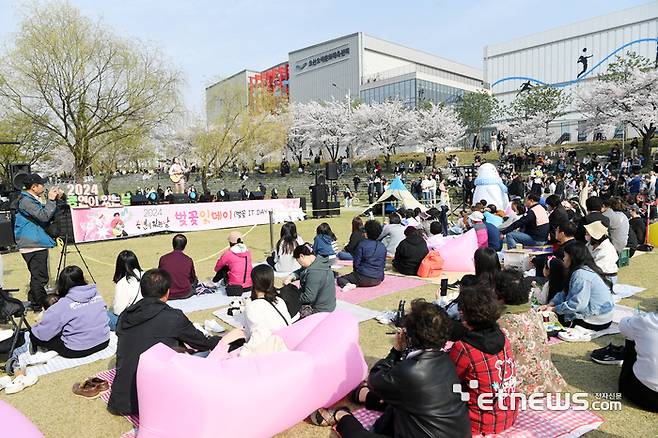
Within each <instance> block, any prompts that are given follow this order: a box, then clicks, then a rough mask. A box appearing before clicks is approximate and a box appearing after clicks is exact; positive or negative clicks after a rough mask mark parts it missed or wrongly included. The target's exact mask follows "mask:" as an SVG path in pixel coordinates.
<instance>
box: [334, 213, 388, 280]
mask: <svg viewBox="0 0 658 438" xmlns="http://www.w3.org/2000/svg"><path fill="white" fill-rule="evenodd" d="M381 232H382V226H381V224H380V223H379V222H377V221H376V220H374V219H371V220H369V221H368V222H366V225H365V234H366V237H367V239H361V240H360V241H359V242H358V243H357V245H356V248H355V250H354V259H353V260H354V261H353V263H352V265H353V268H354V271H353V272H351V273H349V274H347V275H343V276H341V277H338V278H337V280H336V281H337V283H338V286H339V287H340V288H342V289H343V292H346V291H349V290H351V289H355V288H357V287H372V286H377V285H379V284H380V283H381V282H382V281H383V280H384V267H385V265H386V247H385V246H384V244H383V243H381V242H380V241H379V240H377V237H379V235H380V234H381Z"/></svg>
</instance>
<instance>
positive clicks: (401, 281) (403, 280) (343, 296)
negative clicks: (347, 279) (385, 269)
mask: <svg viewBox="0 0 658 438" xmlns="http://www.w3.org/2000/svg"><path fill="white" fill-rule="evenodd" d="M426 284H427V282H425V281H423V280H417V279H415V278H410V277H398V276H394V275H388V274H387V275H385V276H384V281H382V282H381V283H380V284H379V285H378V286H374V287H358V288H356V289H352V290H351V291H348V292H343V291H342V290H341V289H340V288H339V287H336V298H338V299H339V300H343V301H346V302H348V303H352V304H360V303H363V302H364V301H370V300H374V299H375V298H379V297H383V296H385V295H390V294H392V293H396V292H400V291H403V290H405V289H412V288H414V287H418V286H425V285H426Z"/></svg>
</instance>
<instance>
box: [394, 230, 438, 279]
mask: <svg viewBox="0 0 658 438" xmlns="http://www.w3.org/2000/svg"><path fill="white" fill-rule="evenodd" d="M428 252H429V251H428V249H427V243H425V240H424V239H423V238H422V236H420V235H419V234H414V235H411V236H408V237H406V238H405V239H404V240H403V241H402V242H400V244H399V245H398V247H397V249H396V250H395V258H394V259H393V267H394V268H395V270H396V271H398V272H399V273H400V274H404V275H416V274H417V273H418V267H419V266H420V262H422V261H423V259H424V258H425V256H426V255H427V253H428Z"/></svg>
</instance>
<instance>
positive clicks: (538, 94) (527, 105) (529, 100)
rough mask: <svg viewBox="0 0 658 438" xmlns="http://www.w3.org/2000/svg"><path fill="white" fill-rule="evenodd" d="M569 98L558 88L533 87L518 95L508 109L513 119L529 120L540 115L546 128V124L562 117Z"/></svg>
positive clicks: (569, 100)
mask: <svg viewBox="0 0 658 438" xmlns="http://www.w3.org/2000/svg"><path fill="white" fill-rule="evenodd" d="M570 102H571V98H570V97H569V95H568V94H567V93H565V92H564V91H563V90H562V89H560V88H554V87H550V86H541V87H533V88H531V89H529V90H528V91H524V92H523V93H520V94H519V95H518V96H516V98H515V99H514V101H512V104H511V105H510V108H509V113H510V115H511V116H512V117H513V118H520V119H525V120H529V119H530V118H532V117H534V116H536V115H538V114H542V116H543V117H544V119H545V122H546V126H547V127H548V123H550V122H552V121H553V120H555V119H557V118H558V117H560V116H562V115H564V113H565V110H566V108H567V106H568V105H569V103H570Z"/></svg>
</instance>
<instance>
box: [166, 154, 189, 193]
mask: <svg viewBox="0 0 658 438" xmlns="http://www.w3.org/2000/svg"><path fill="white" fill-rule="evenodd" d="M185 173H187V169H186V168H185V166H183V164H182V163H181V162H180V159H179V158H178V157H176V158H174V159H173V161H172V163H171V166H170V167H169V178H170V179H171V182H173V183H174V193H185Z"/></svg>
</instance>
